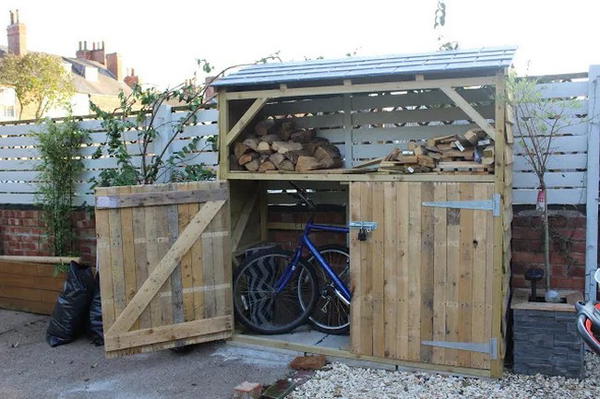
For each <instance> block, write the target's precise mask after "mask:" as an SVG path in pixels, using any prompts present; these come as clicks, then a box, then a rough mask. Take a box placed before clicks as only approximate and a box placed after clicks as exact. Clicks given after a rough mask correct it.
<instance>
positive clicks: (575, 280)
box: [551, 276, 585, 290]
mask: <svg viewBox="0 0 600 399" xmlns="http://www.w3.org/2000/svg"><path fill="white" fill-rule="evenodd" d="M551 284H552V287H553V288H555V289H577V290H582V289H584V287H585V278H580V277H554V276H553V277H552V281H551Z"/></svg>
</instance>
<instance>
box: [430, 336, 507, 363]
mask: <svg viewBox="0 0 600 399" xmlns="http://www.w3.org/2000/svg"><path fill="white" fill-rule="evenodd" d="M421 344H423V345H428V346H439V347H441V348H448V349H459V350H463V351H470V352H479V353H485V354H487V355H490V359H493V360H494V359H498V341H497V340H496V338H492V339H490V340H489V342H482V343H477V342H451V341H421Z"/></svg>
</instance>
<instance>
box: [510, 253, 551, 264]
mask: <svg viewBox="0 0 600 399" xmlns="http://www.w3.org/2000/svg"><path fill="white" fill-rule="evenodd" d="M512 261H513V262H515V263H525V264H528V263H543V262H544V254H542V253H540V252H513V254H512Z"/></svg>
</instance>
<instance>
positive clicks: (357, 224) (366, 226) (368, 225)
mask: <svg viewBox="0 0 600 399" xmlns="http://www.w3.org/2000/svg"><path fill="white" fill-rule="evenodd" d="M348 227H349V228H351V229H361V230H364V231H366V232H367V233H370V232H371V231H373V230H375V229H376V228H377V222H363V221H354V222H350V224H348Z"/></svg>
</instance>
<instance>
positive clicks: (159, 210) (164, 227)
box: [153, 188, 187, 326]
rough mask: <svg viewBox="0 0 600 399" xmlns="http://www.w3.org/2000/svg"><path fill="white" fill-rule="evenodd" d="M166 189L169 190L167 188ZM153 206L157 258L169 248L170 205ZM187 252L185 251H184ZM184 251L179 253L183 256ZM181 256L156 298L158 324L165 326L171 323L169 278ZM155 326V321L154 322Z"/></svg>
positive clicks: (171, 305) (171, 306)
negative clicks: (158, 310) (158, 314)
mask: <svg viewBox="0 0 600 399" xmlns="http://www.w3.org/2000/svg"><path fill="white" fill-rule="evenodd" d="M166 190H170V189H169V188H167V189H166ZM153 208H154V211H155V213H154V215H155V217H156V240H157V242H156V246H157V253H158V256H159V259H161V258H162V257H164V255H165V254H166V253H167V251H168V250H169V248H171V246H172V244H171V242H170V241H171V232H170V231H169V217H168V209H169V208H170V206H156V207H153ZM186 252H187V251H186ZM183 254H185V252H183V253H182V254H181V256H183ZM180 261H181V258H179V259H178V261H177V262H176V263H175V266H174V267H173V270H172V272H171V273H170V275H169V276H168V277H167V279H166V280H165V282H164V283H163V284H162V286H161V287H160V291H159V292H158V294H157V296H156V299H158V301H159V306H160V318H161V322H160V325H162V326H167V325H170V324H173V303H172V301H173V297H172V296H171V295H170V293H171V280H172V278H171V277H172V276H173V273H175V269H177V266H178V265H179V262H180ZM154 325H155V326H156V323H154Z"/></svg>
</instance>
